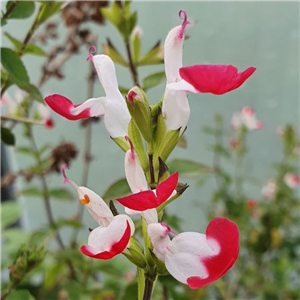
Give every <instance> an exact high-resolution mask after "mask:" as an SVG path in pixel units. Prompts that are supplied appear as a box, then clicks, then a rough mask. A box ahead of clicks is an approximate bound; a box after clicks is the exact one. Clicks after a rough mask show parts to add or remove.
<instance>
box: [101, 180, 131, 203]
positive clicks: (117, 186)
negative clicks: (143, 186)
mask: <svg viewBox="0 0 300 300" xmlns="http://www.w3.org/2000/svg"><path fill="white" fill-rule="evenodd" d="M129 194H131V190H130V188H129V185H128V183H127V180H126V179H125V178H122V179H119V180H117V181H116V182H114V183H113V184H112V185H110V186H109V187H108V188H107V190H106V191H105V193H104V195H103V197H102V198H103V199H104V200H111V199H116V198H120V197H124V196H127V195H129Z"/></svg>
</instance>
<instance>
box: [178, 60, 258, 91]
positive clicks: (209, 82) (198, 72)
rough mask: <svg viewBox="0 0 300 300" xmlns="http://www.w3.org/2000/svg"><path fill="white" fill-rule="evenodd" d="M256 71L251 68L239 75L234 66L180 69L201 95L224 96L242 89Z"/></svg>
mask: <svg viewBox="0 0 300 300" xmlns="http://www.w3.org/2000/svg"><path fill="white" fill-rule="evenodd" d="M255 70H256V68H254V67H249V68H247V69H246V70H245V71H243V72H241V73H238V69H237V68H236V67H235V66H232V65H193V66H189V67H183V68H180V70H179V73H180V76H181V78H182V79H183V80H185V81H186V82H188V83H189V84H190V85H192V86H193V87H194V89H195V90H196V91H198V92H199V93H212V94H215V95H222V94H225V93H228V92H230V91H232V90H235V89H237V88H238V87H240V86H241V85H242V84H243V83H244V82H245V81H246V80H247V79H248V78H249V77H250V76H251V75H252V74H253V73H254V72H255Z"/></svg>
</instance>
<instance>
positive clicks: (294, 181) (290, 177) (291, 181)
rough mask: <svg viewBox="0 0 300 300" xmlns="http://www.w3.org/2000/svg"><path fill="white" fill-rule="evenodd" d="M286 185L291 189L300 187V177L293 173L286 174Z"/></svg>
mask: <svg viewBox="0 0 300 300" xmlns="http://www.w3.org/2000/svg"><path fill="white" fill-rule="evenodd" d="M284 182H285V184H286V185H287V186H288V187H290V188H292V189H293V188H296V187H297V186H299V185H300V176H298V175H297V174H293V173H286V174H285V176H284Z"/></svg>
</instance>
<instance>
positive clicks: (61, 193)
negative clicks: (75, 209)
mask: <svg viewBox="0 0 300 300" xmlns="http://www.w3.org/2000/svg"><path fill="white" fill-rule="evenodd" d="M49 194H50V196H51V197H53V198H56V199H58V200H73V199H74V196H73V195H72V194H71V193H70V192H69V191H68V190H67V189H64V188H60V189H51V190H49Z"/></svg>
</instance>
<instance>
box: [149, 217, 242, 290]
mask: <svg viewBox="0 0 300 300" xmlns="http://www.w3.org/2000/svg"><path fill="white" fill-rule="evenodd" d="M147 229H148V234H149V237H150V239H151V241H152V244H153V247H154V253H155V254H156V256H157V257H158V258H159V259H161V260H163V261H164V262H165V265H166V268H167V270H168V271H169V273H170V274H171V275H172V276H173V277H174V278H175V279H177V280H178V281H180V282H182V283H185V284H188V285H189V287H190V288H192V289H198V288H201V287H203V286H205V285H208V284H210V283H212V282H214V281H216V280H217V279H219V278H220V277H221V276H223V275H224V274H225V273H226V272H227V271H228V270H229V269H230V268H231V267H232V266H233V264H234V263H235V261H236V259H237V257H238V253H239V231H238V227H237V225H236V224H235V223H234V222H232V221H230V220H228V219H226V218H214V219H213V220H212V221H211V222H210V223H209V224H208V226H207V229H206V234H201V233H197V232H184V233H180V234H178V235H176V236H175V237H174V238H173V239H172V240H170V238H169V236H168V233H170V229H169V227H167V226H165V225H164V224H160V223H156V224H150V225H148V228H147Z"/></svg>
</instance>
